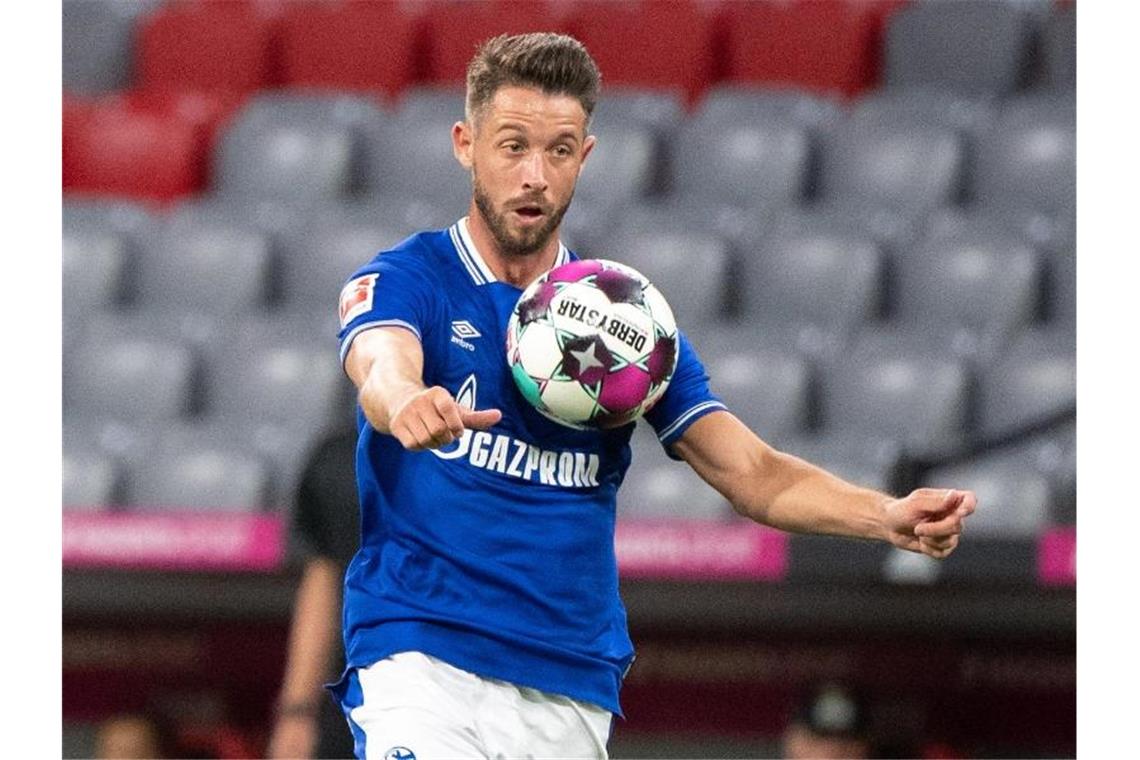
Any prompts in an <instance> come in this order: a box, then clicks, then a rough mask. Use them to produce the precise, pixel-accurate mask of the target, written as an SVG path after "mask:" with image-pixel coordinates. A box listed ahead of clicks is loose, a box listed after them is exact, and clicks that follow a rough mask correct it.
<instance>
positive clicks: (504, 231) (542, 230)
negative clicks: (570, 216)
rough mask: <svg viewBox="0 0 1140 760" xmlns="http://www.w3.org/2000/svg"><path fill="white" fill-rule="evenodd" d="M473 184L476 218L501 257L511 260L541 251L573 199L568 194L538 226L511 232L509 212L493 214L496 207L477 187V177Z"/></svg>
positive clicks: (479, 187) (483, 191) (484, 192)
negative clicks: (508, 218) (492, 240)
mask: <svg viewBox="0 0 1140 760" xmlns="http://www.w3.org/2000/svg"><path fill="white" fill-rule="evenodd" d="M472 184H473V186H474V190H473V197H474V198H475V207H476V208H477V209H478V210H479V215H480V216H482V217H483V221H484V222H486V223H487V228H488V229H489V230H490V231H491V236H492V237H494V238H495V243H496V244H497V245H498V246H499V250H500V251H502V253H503V254H504V255H506V256H512V257H522V256H530V255H531V254H534V253H537V252H538V251H540V250H542V249H543V248H544V247H545V246H546V244H547V243H548V242H550V236H551V235H553V234H554V232H555V230H557V229H558V226H559V225H560V224H562V217H564V216H565V215H566V210H567V209H569V208H570V201H571V200H573V198H574V193H573V191H571V193H570V197H569V198H567V199H566V203H565V204H563V205H562V206H560V207H558V208H556V209H554V211H553V212H552V213H551V214H550V215H549V216H548V217H547V219H546V223H545V224H543V225H542V226H541V227H537V228H535V229H531V230H526V229H524V230H521V231H518V232H512V231H511V229H510V226H509V225H508V224H507V214H509V213H511V212H509V211H504V212H502V213H498V212H496V211H495V206H494V204H493V203H492V202H491V198H490V196H489V195H487V192H486V191H485V190H484V189H483V186H482V185H481V184H479V179H478V177H475V178H474V180H473V182H472Z"/></svg>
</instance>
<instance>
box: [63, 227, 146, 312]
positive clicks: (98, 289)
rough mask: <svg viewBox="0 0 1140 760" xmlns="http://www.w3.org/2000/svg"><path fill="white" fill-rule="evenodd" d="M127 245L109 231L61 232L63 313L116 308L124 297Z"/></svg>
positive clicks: (127, 256)
mask: <svg viewBox="0 0 1140 760" xmlns="http://www.w3.org/2000/svg"><path fill="white" fill-rule="evenodd" d="M129 257H130V254H129V251H128V244H127V242H126V241H125V240H124V239H123V238H122V237H121V236H119V235H117V234H115V233H114V232H113V231H111V230H79V231H70V232H68V231H64V234H63V311H64V313H65V314H67V315H77V316H83V315H86V314H89V313H91V312H93V311H106V310H110V309H113V308H116V307H118V306H119V305H120V304H121V303H122V302H123V301H124V300H125V295H126V270H127V263H128V260H129Z"/></svg>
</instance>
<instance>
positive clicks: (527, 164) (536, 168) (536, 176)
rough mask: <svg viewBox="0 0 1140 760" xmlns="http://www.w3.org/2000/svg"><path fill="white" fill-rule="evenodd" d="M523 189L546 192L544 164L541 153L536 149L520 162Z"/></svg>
mask: <svg viewBox="0 0 1140 760" xmlns="http://www.w3.org/2000/svg"><path fill="white" fill-rule="evenodd" d="M522 183H523V190H527V191H530V192H539V193H544V192H546V187H547V182H546V165H545V163H544V162H543V156H542V153H540V152H538V151H536V152H534V153H532V154H531V155H529V156H527V158H526V160H525V161H523V162H522Z"/></svg>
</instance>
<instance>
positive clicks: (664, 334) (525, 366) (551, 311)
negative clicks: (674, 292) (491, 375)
mask: <svg viewBox="0 0 1140 760" xmlns="http://www.w3.org/2000/svg"><path fill="white" fill-rule="evenodd" d="M507 362H508V364H509V365H510V368H511V374H512V375H513V376H514V379H515V385H517V386H518V389H519V391H521V392H522V395H523V396H525V397H526V399H527V401H529V402H530V403H531V404H532V405H534V407H535V408H536V409H537V410H538V411H539V412H541V413H542V414H544V415H546V416H547V417H549V418H550V419H552V420H554V421H555V422H559V423H561V424H563V425H566V426H568V427H572V428H577V429H580V430H581V429H590V428H612V427H618V426H621V425H625V424H627V423H629V422H632V421H633V420H635V419H637V418H638V417H640V416H641V415H642V414H644V413H645V412H646V411H648V410H649V408H650V407H652V406H653V405H654V404H655V403H656V402H657V401H658V399H660V398H661V396H662V395H663V394H664V393H665V389H666V388H668V387H669V381H670V380H671V379H672V378H673V371H674V370H675V369H676V367H677V324H676V322H675V321H674V319H673V310H672V309H670V308H669V304H668V303H667V302H666V301H665V299H664V297H662V295H661V293H660V292H659V291H658V290H657V288H655V287H654V286H653V285H652V284H651V283H650V282H649V280H647V279H646V278H645V276H644V275H642V274H641V273H640V272H638V271H637V270H635V269H633V268H631V267H628V266H626V265H624V264H619V263H617V262H614V261H606V260H605V259H587V260H582V261H572V262H570V263H568V264H563V265H562V266H560V267H556V268H555V269H552V270H550V271H549V272H547V273H546V274H544V275H542V276H541V277H539V278H538V279H537V280H535V281H534V282H532V283H531V284H530V285H529V286H527V288H526V290H524V291H523V294H522V295H521V296H520V297H519V300H518V303H516V304H515V308H514V311H513V312H512V313H511V319H510V322H509V324H508V327H507Z"/></svg>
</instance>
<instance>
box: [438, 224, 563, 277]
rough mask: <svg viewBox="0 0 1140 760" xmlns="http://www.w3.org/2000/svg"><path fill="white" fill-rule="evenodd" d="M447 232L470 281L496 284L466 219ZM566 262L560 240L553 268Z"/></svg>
mask: <svg viewBox="0 0 1140 760" xmlns="http://www.w3.org/2000/svg"><path fill="white" fill-rule="evenodd" d="M448 232H449V233H450V235H451V242H452V244H453V245H454V246H455V253H456V255H458V256H459V261H460V263H461V264H463V268H464V269H466V270H467V274H468V275H469V276H470V277H471V281H472V282H474V283H475V284H476V285H486V284H487V283H489V282H498V279H497V278H496V277H495V274H494V273H493V272H492V271H491V267H489V266H487V262H486V260H485V259H484V258H483V255H482V254H481V253H479V249H478V248H476V247H475V241H474V240H473V239H472V238H471V231H470V230H469V229H468V228H467V217H463V218H462V219H460V220H459V221H458V222H456V223H455V224H453V225H451V228H450V229H449V230H448ZM568 261H570V251H569V250H567V248H566V246H565V245H563V244H562V241H561V240H560V241H558V255H557V256H556V257H555V258H554V266H556V267H557V266H562V265H563V264H565V263H567V262H568Z"/></svg>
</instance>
